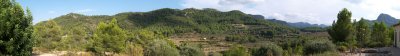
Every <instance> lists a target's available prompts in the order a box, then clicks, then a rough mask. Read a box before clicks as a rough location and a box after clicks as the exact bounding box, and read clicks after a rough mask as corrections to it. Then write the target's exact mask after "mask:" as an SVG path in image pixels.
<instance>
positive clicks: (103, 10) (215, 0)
mask: <svg viewBox="0 0 400 56" xmlns="http://www.w3.org/2000/svg"><path fill="white" fill-rule="evenodd" d="M19 2H20V3H21V4H22V5H23V6H27V7H29V8H30V9H31V10H32V11H33V14H34V17H35V18H34V22H38V21H43V20H47V19H49V18H54V17H57V16H60V15H63V14H67V13H70V12H76V13H81V14H88V15H103V14H104V15H113V14H116V13H119V12H127V11H131V12H146V11H151V10H155V9H159V8H176V9H183V8H199V9H200V8H215V9H218V10H220V11H230V10H240V11H243V12H245V13H248V14H259V15H263V16H265V17H267V18H270V19H272V18H274V19H279V20H284V21H288V22H309V23H315V24H327V25H330V24H331V23H332V21H333V20H335V19H336V15H337V13H338V12H339V11H340V10H342V9H343V8H347V9H349V10H350V11H351V12H352V13H353V17H352V18H353V19H360V18H361V17H364V18H366V19H370V20H375V19H376V18H377V16H378V15H379V14H381V13H386V14H389V15H391V16H393V17H395V18H400V0H168V1H167V0H130V1H127V0H115V1H114V0H113V1H110V0H57V1H56V0H35V1H31V0H20V1H19ZM35 11H36V12H35Z"/></svg>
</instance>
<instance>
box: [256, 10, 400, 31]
mask: <svg viewBox="0 0 400 56" xmlns="http://www.w3.org/2000/svg"><path fill="white" fill-rule="evenodd" d="M251 16H253V17H254V18H263V19H266V18H265V17H264V16H262V15H251ZM266 20H268V21H271V22H275V23H279V24H282V25H287V26H290V27H295V28H306V27H328V25H324V24H311V23H308V22H286V21H283V20H278V19H266ZM368 21H369V24H370V25H373V23H374V22H384V23H385V24H386V25H387V26H392V25H394V24H397V23H399V19H396V18H394V17H392V16H390V15H389V14H385V13H381V14H379V16H378V17H377V19H376V20H368Z"/></svg>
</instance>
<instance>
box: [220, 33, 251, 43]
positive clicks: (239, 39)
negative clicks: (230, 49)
mask: <svg viewBox="0 0 400 56" xmlns="http://www.w3.org/2000/svg"><path fill="white" fill-rule="evenodd" d="M225 40H226V41H231V42H239V43H246V42H256V41H257V40H256V38H255V37H253V36H247V35H246V36H239V35H230V36H227V37H225Z"/></svg>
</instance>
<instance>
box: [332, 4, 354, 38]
mask: <svg viewBox="0 0 400 56" xmlns="http://www.w3.org/2000/svg"><path fill="white" fill-rule="evenodd" d="M337 18H338V20H337V21H336V22H335V21H334V22H333V23H332V27H331V28H330V29H328V32H329V35H330V36H331V37H332V39H333V41H334V42H335V43H336V42H344V41H346V39H348V38H351V37H352V34H353V32H354V29H353V26H352V23H351V12H350V11H348V10H347V9H346V8H344V9H343V10H342V11H340V12H339V13H338V16H337Z"/></svg>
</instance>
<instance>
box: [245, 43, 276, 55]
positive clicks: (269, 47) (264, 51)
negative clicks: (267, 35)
mask: <svg viewBox="0 0 400 56" xmlns="http://www.w3.org/2000/svg"><path fill="white" fill-rule="evenodd" d="M282 54H283V49H282V48H281V47H280V46H278V45H276V44H273V43H268V44H266V45H264V46H262V47H260V48H258V49H256V50H253V51H252V55H253V56H282Z"/></svg>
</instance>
